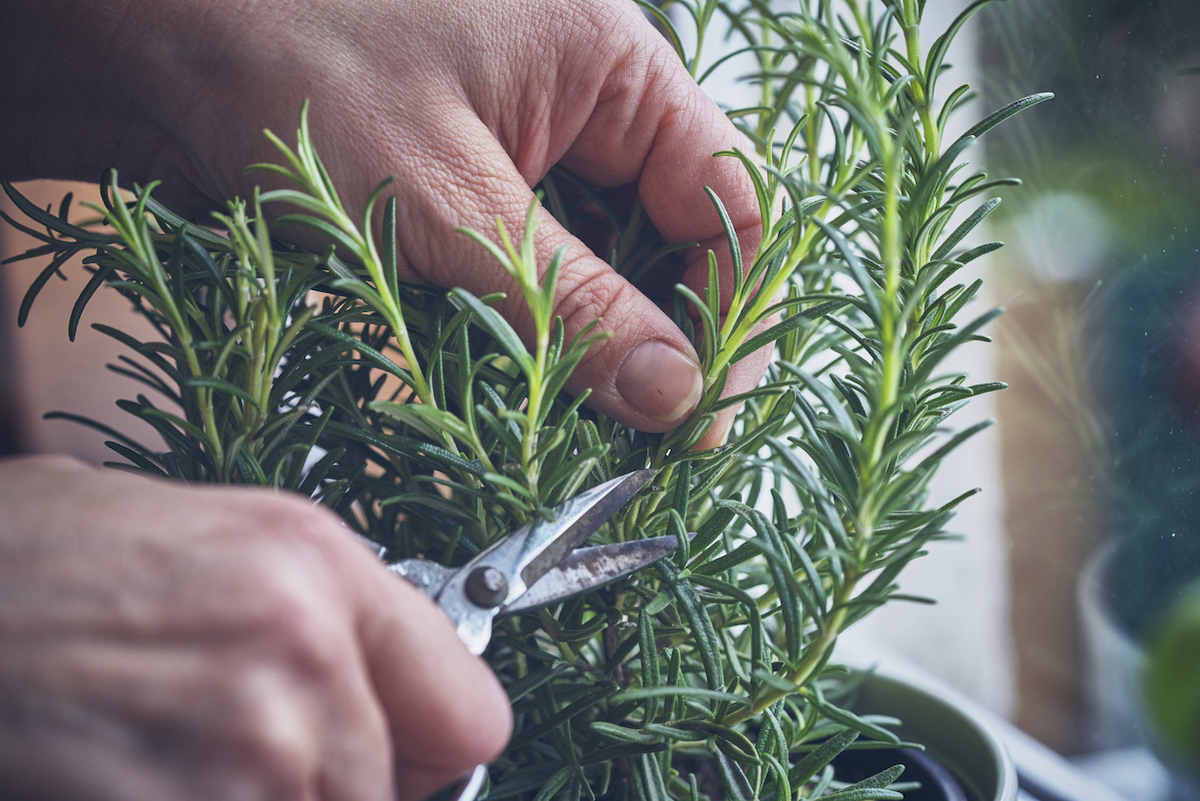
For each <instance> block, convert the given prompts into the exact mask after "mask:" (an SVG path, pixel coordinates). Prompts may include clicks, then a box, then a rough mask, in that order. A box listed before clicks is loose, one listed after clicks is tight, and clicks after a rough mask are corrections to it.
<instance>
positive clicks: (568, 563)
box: [501, 536, 679, 615]
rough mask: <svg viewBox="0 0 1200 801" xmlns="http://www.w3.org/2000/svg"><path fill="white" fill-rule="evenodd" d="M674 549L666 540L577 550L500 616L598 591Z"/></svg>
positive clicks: (674, 543)
mask: <svg viewBox="0 0 1200 801" xmlns="http://www.w3.org/2000/svg"><path fill="white" fill-rule="evenodd" d="M678 546H679V540H678V539H676V538H675V537H670V536H667V537H654V538H652V539H648V540H637V541H636V542H619V543H613V544H611V545H597V546H595V547H593V548H579V549H577V550H575V551H574V552H572V553H571V554H570V555H568V556H567V557H566V559H564V560H563V561H562V562H561V563H559V565H558V566H557V567H553V568H551V569H550V570H548V571H547V572H546V573H544V574H543V575H542V577H541V578H540V579H538V580H537V581H536V582H534V583H533V584H532V585H531V586H530V587H529V589H528V590H526V592H525V594H524V595H522V596H521V597H519V598H517V599H516V600H515V601H513V602H512V603H511V604H509V605H508V606H506V607H504V609H503V610H502V611H501V614H504V615H508V614H513V613H515V612H524V611H526V610H528V609H535V608H537V607H539V606H547V605H549V604H553V603H558V602H559V601H563V600H566V599H567V598H570V597H571V596H573V595H578V594H579V593H582V592H588V591H590V590H594V589H596V588H597V587H602V586H604V585H605V584H608V583H609V582H610V581H616V580H617V579H619V578H622V577H624V576H628V575H630V574H631V573H636V572H637V571H639V570H641V569H642V568H644V567H647V566H649V565H652V564H654V563H655V562H657V561H658V560H659V559H662V558H663V557H664V556H669V555H670V554H671V553H672V552H673V551H674V550H675V549H676V548H677V547H678Z"/></svg>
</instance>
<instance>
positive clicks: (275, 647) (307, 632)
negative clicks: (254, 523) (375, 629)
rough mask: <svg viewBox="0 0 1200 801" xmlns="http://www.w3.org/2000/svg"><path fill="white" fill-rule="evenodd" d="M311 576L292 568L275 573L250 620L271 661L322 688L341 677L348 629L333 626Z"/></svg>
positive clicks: (287, 566) (316, 581)
mask: <svg viewBox="0 0 1200 801" xmlns="http://www.w3.org/2000/svg"><path fill="white" fill-rule="evenodd" d="M313 572H314V571H312V570H309V569H307V568H305V567H303V566H301V567H296V566H295V564H294V562H292V563H288V562H286V561H285V562H284V564H283V565H282V566H281V567H277V568H276V569H275V570H274V571H273V573H272V574H271V577H270V578H268V579H267V580H266V581H265V582H264V587H263V590H264V591H263V593H262V602H261V603H260V604H259V608H258V609H257V610H256V613H255V614H254V615H253V620H254V628H255V629H256V630H257V631H256V636H257V638H259V642H260V643H261V647H263V648H266V649H268V651H269V657H270V658H271V659H272V660H273V661H277V662H279V663H281V664H282V665H283V666H284V667H285V668H286V669H287V670H288V671H289V672H290V673H292V674H293V675H295V676H296V677H297V678H299V679H301V680H303V681H304V682H305V683H306V684H313V685H325V684H329V683H332V682H334V681H335V679H336V678H337V677H338V676H339V675H340V672H341V669H342V668H341V665H342V663H343V662H344V659H345V653H346V650H345V649H346V645H345V643H344V640H345V639H346V637H347V631H346V630H347V629H348V628H349V626H346V627H344V628H343V627H339V626H338V625H336V621H335V620H334V617H335V615H334V614H331V612H330V610H329V609H328V608H327V604H325V603H323V602H322V600H323V599H324V598H326V597H327V594H325V593H321V592H320V591H319V590H320V586H319V584H320V578H319V577H315V576H313Z"/></svg>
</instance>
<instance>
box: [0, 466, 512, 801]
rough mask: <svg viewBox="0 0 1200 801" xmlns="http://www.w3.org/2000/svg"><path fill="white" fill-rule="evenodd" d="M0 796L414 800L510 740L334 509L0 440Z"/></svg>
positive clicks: (458, 650)
mask: <svg viewBox="0 0 1200 801" xmlns="http://www.w3.org/2000/svg"><path fill="white" fill-rule="evenodd" d="M0 520H3V521H4V525H3V527H0V796H2V797H4V798H6V799H27V798H29V799H33V798H36V799H38V800H39V801H54V800H55V799H63V800H64V801H67V800H69V801H93V800H97V801H99V800H101V799H103V800H105V801H107V800H108V799H112V801H118V800H119V801H141V800H142V799H146V801H177V800H183V799H221V800H222V801H240V799H263V798H287V799H305V800H306V801H318V799H319V800H320V801H343V800H345V801H367V800H368V799H377V800H378V801H385V800H387V801H391V800H392V799H402V801H416V800H417V799H419V798H422V797H424V796H426V795H428V794H429V793H431V792H432V791H434V790H435V789H437V788H438V787H440V786H443V785H445V784H447V783H448V782H450V781H452V780H454V779H455V778H456V777H458V776H459V775H461V774H462V773H464V772H465V771H467V770H469V769H470V768H471V767H472V766H473V765H475V764H477V763H479V762H486V761H489V760H490V759H492V758H493V757H495V755H496V754H497V753H498V752H499V751H500V749H501V748H502V747H503V745H504V743H505V742H506V741H507V738H508V734H509V729H510V726H511V718H510V716H509V715H510V713H509V706H508V701H507V698H506V697H505V695H504V692H503V690H502V689H501V688H500V685H499V683H498V682H497V681H496V679H495V677H494V676H493V675H492V673H491V671H490V670H489V669H488V668H487V666H486V665H485V664H484V663H483V662H482V661H480V660H478V659H476V658H475V657H472V656H470V655H469V654H468V653H467V652H466V650H464V649H463V647H462V644H461V643H460V642H459V640H458V637H457V635H456V634H455V632H454V630H453V627H452V625H451V624H450V622H449V620H448V619H447V618H446V617H445V616H443V615H442V614H441V612H440V611H439V610H438V609H437V608H436V607H435V606H434V605H433V604H432V603H431V602H430V601H429V600H427V599H426V598H425V596H424V595H422V594H421V593H420V592H418V591H417V590H415V589H413V588H412V587H410V586H409V585H408V584H407V583H405V582H404V581H403V580H400V579H398V578H397V577H396V576H393V575H392V574H390V573H388V572H387V571H386V570H384V569H383V568H382V567H381V566H380V565H379V563H378V562H377V561H376V560H375V559H374V557H373V556H372V555H371V554H370V553H369V552H368V550H367V549H366V548H363V547H362V546H361V545H360V544H359V543H358V542H357V541H355V539H354V538H353V537H352V536H351V535H350V533H349V532H348V531H347V530H346V529H345V528H343V527H342V525H341V524H340V522H339V521H338V520H337V519H336V518H335V517H334V516H333V515H331V514H329V513H327V512H325V511H323V510H321V509H319V508H317V507H314V506H312V505H311V504H309V503H308V502H306V501H304V500H302V499H300V498H298V497H293V496H288V495H284V494H280V493H272V492H268V491H262V490H251V489H230V488H203V489H200V488H188V487H184V486H183V485H181V484H178V483H173V482H172V483H168V482H158V481H151V480H148V479H144V478H140V477H134V476H130V475H125V474H121V473H117V472H113V471H107V470H105V471H100V470H93V469H91V468H87V467H84V466H83V465H81V464H79V463H76V462H72V461H70V460H66V459H45V458H37V459H19V460H7V461H0Z"/></svg>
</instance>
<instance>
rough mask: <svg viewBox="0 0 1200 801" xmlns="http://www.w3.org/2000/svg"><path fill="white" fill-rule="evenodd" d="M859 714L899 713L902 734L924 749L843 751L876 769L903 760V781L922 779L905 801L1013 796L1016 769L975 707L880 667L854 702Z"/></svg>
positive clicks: (1001, 800) (1009, 799)
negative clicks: (904, 679)
mask: <svg viewBox="0 0 1200 801" xmlns="http://www.w3.org/2000/svg"><path fill="white" fill-rule="evenodd" d="M852 708H853V710H854V711H855V712H856V713H858V714H860V715H863V714H871V715H886V716H889V717H896V718H899V719H900V720H901V721H902V723H901V725H900V726H899V727H897V728H896V729H895V731H896V733H897V734H898V735H899V736H900V738H901V739H903V740H906V741H909V742H915V743H920V744H921V745H923V746H924V747H925V750H924V751H912V750H906V749H897V750H888V751H852V752H846V753H845V755H846V756H848V757H849V758H850V759H851V760H853V761H856V762H861V763H865V764H863V768H864V769H866V770H870V769H871V767H872V766H874V765H878V767H877V768H876V769H875V771H874V772H878V770H882V769H884V768H887V767H889V766H891V765H895V764H900V763H902V764H904V765H905V766H906V767H905V772H904V774H903V775H902V776H901V777H900V781H902V782H907V781H920V782H921V784H922V787H921V789H920V790H919V791H912V792H906V793H905V794H904V797H905V800H906V801H1014V799H1016V798H1017V771H1016V768H1015V767H1014V765H1013V761H1012V758H1011V757H1010V756H1009V754H1008V750H1007V749H1006V748H1005V747H1004V744H1003V743H1002V742H1001V740H1000V736H999V734H997V732H996V731H995V730H994V729H993V728H992V726H991V724H990V723H988V722H987V721H986V720H984V719H983V718H982V717H980V716H979V715H977V714H976V713H975V712H974V710H972V709H970V708H969V707H967V706H965V705H962V704H959V703H957V702H956V701H954V700H952V699H950V698H947V697H944V696H941V695H938V694H936V693H933V692H930V691H929V690H926V689H923V688H921V687H918V686H916V685H914V684H911V683H909V682H906V681H903V680H901V679H899V678H895V677H892V676H887V675H881V674H879V673H872V674H870V675H869V676H868V677H867V679H866V681H865V682H863V686H862V688H861V689H860V690H859V693H858V696H857V698H856V700H855V702H854V704H853V705H852Z"/></svg>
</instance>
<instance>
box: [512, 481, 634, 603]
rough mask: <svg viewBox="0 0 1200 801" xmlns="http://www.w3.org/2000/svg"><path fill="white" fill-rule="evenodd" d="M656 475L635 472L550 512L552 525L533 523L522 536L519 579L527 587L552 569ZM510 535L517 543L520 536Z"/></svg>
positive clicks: (519, 533)
mask: <svg viewBox="0 0 1200 801" xmlns="http://www.w3.org/2000/svg"><path fill="white" fill-rule="evenodd" d="M655 475H656V473H655V471H653V470H636V471H634V472H632V473H628V474H626V475H624V476H621V477H620V478H615V479H613V480H612V481H608V482H605V483H604V484H601V485H600V486H598V487H593V488H592V489H590V490H588V491H587V492H583V493H580V494H579V495H576V496H575V497H574V498H572V499H571V500H569V501H567V502H566V503H564V504H562V505H561V506H559V507H557V508H556V509H555V510H554V513H555V520H554V521H553V522H552V523H545V522H543V523H536V524H534V525H532V526H531V527H530V529H529V531H528V533H527V534H526V536H525V545H524V546H523V549H522V550H523V552H522V557H523V558H522V561H525V564H524V566H523V567H521V578H522V579H523V580H524V582H525V584H526V585H531V584H533V583H534V582H536V581H537V580H538V579H540V578H541V577H542V576H543V575H545V574H546V573H547V572H548V571H549V570H550V569H552V568H554V567H556V566H557V565H558V564H559V563H561V562H562V561H563V560H564V559H566V558H567V555H568V554H570V553H571V552H572V551H574V550H575V549H576V548H578V547H579V546H580V545H582V544H583V543H584V541H585V540H586V539H587V538H588V537H590V536H591V535H592V534H594V533H595V532H596V531H597V530H598V529H599V528H600V526H602V525H604V523H605V522H607V521H608V519H609V518H610V517H612V516H613V515H614V514H616V513H617V510H619V509H620V508H621V507H622V506H624V505H625V504H627V503H629V501H630V500H631V499H632V498H633V496H634V495H637V494H638V493H639V492H640V491H641V490H642V488H643V487H645V486H646V485H647V484H649V483H650V480H651V479H652V478H654V476H655ZM522 533H524V532H517V533H515V534H513V536H512V540H513V541H514V542H519V541H520V537H521V534H522Z"/></svg>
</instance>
